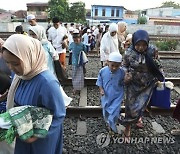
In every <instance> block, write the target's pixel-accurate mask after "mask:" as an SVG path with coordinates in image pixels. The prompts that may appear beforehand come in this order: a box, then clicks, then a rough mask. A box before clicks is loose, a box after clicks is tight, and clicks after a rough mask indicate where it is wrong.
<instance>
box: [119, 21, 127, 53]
mask: <svg viewBox="0 0 180 154" xmlns="http://www.w3.org/2000/svg"><path fill="white" fill-rule="evenodd" d="M117 24H118V34H117V36H118V42H119V50H120V53H121V54H123V53H124V46H123V42H124V41H126V35H127V34H126V29H127V23H126V22H124V21H120V22H118V23H117Z"/></svg>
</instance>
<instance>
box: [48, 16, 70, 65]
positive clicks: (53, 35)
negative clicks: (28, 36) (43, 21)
mask: <svg viewBox="0 0 180 154" xmlns="http://www.w3.org/2000/svg"><path fill="white" fill-rule="evenodd" d="M52 22H53V26H52V27H51V28H50V29H49V30H48V40H49V41H50V42H51V43H52V45H53V47H54V48H55V49H56V51H57V53H58V54H59V61H60V63H61V64H62V66H63V67H64V68H66V63H65V62H66V48H67V42H68V37H67V36H68V35H67V29H66V28H65V27H63V26H61V24H60V20H59V18H58V17H54V18H53V20H52Z"/></svg>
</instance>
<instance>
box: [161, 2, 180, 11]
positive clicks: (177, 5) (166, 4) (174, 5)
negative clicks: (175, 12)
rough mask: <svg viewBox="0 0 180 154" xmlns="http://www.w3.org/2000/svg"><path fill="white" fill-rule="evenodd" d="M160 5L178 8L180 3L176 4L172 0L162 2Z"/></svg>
mask: <svg viewBox="0 0 180 154" xmlns="http://www.w3.org/2000/svg"><path fill="white" fill-rule="evenodd" d="M161 7H173V8H174V9H179V8H180V4H178V3H177V4H176V3H175V2H173V1H166V2H164V3H162V6H161Z"/></svg>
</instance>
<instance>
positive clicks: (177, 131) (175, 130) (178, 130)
mask: <svg viewBox="0 0 180 154" xmlns="http://www.w3.org/2000/svg"><path fill="white" fill-rule="evenodd" d="M171 134H172V135H175V136H176V135H178V136H179V135H180V129H173V130H171Z"/></svg>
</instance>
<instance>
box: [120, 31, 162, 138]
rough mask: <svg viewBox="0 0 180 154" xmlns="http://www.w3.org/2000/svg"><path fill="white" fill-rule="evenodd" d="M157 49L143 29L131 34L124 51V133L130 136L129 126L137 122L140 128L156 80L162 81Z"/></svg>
mask: <svg viewBox="0 0 180 154" xmlns="http://www.w3.org/2000/svg"><path fill="white" fill-rule="evenodd" d="M157 58H158V57H157V50H155V48H154V47H152V46H150V45H149V35H148V33H147V32H146V31H144V30H138V31H136V32H135V33H134V34H133V37H132V45H131V46H130V48H128V50H127V51H126V53H125V56H124V64H123V65H124V67H125V69H126V71H127V73H128V76H129V82H128V83H127V84H126V98H125V106H126V111H125V119H124V120H123V122H124V123H125V124H126V129H125V135H126V136H130V128H131V127H130V126H131V124H132V123H133V122H137V127H140V128H142V127H143V125H142V120H141V116H142V114H143V112H144V110H145V109H146V106H147V105H148V103H149V101H150V98H151V95H152V91H153V88H154V87H155V85H156V83H157V81H163V80H164V76H163V75H162V73H161V71H160V70H161V65H160V64H159V63H157V62H158V59H157Z"/></svg>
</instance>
